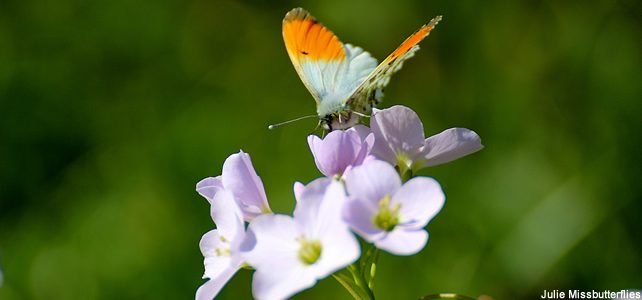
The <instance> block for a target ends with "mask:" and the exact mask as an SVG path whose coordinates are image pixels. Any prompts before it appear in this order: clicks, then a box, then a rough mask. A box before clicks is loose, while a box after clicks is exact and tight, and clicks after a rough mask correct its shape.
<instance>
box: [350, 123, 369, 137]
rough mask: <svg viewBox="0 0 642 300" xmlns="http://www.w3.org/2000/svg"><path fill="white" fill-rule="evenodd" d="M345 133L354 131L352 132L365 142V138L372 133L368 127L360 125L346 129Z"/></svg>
mask: <svg viewBox="0 0 642 300" xmlns="http://www.w3.org/2000/svg"><path fill="white" fill-rule="evenodd" d="M346 131H354V132H356V133H357V135H359V139H361V141H365V140H366V138H367V137H368V136H369V135H370V134H371V133H372V130H370V128H368V126H365V125H362V124H357V125H354V126H352V127H350V129H348V130H346Z"/></svg>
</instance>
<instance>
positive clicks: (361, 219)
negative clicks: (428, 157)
mask: <svg viewBox="0 0 642 300" xmlns="http://www.w3.org/2000/svg"><path fill="white" fill-rule="evenodd" d="M346 187H347V190H348V194H349V195H350V198H349V199H348V202H347V204H346V205H345V208H344V211H343V217H344V220H345V221H346V222H347V223H348V224H349V225H350V227H351V228H352V229H353V230H354V231H355V232H357V233H358V234H359V235H361V236H362V237H363V238H364V239H365V240H367V241H368V242H371V243H374V244H375V246H377V248H380V249H383V250H386V251H388V252H390V253H393V254H397V255H411V254H415V253H417V252H419V251H420V250H421V249H423V247H424V246H425V245H426V242H427V241H428V232H427V231H426V230H424V227H425V226H426V225H427V224H428V222H429V221H430V220H431V219H432V218H433V217H435V215H437V213H438V212H439V211H440V210H441V208H442V206H443V205H444V200H445V197H444V193H443V191H442V190H441V187H440V186H439V183H437V181H435V180H434V179H432V178H428V177H415V178H413V179H411V180H409V181H408V182H406V183H405V184H404V185H402V184H401V178H400V177H399V175H398V174H397V172H396V171H395V169H394V168H393V167H392V166H391V165H389V164H388V163H386V162H384V161H380V160H373V161H370V162H368V163H365V164H363V165H361V166H358V167H355V168H354V169H352V170H351V171H350V174H349V176H348V177H347V178H346Z"/></svg>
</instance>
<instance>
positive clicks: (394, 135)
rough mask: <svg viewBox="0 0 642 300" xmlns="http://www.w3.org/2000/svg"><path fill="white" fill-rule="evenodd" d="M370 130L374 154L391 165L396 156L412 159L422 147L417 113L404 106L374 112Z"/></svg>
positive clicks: (394, 162)
mask: <svg viewBox="0 0 642 300" xmlns="http://www.w3.org/2000/svg"><path fill="white" fill-rule="evenodd" d="M370 128H371V129H372V132H373V133H374V136H375V145H374V148H373V152H374V154H375V155H377V156H378V157H379V158H381V159H383V160H385V161H387V162H389V163H391V164H393V165H395V164H396V163H397V155H399V154H405V155H407V156H409V157H413V156H414V155H415V154H416V153H417V152H418V151H419V149H420V148H421V147H422V146H423V145H424V138H425V137H424V126H423V124H422V123H421V120H420V119H419V116H417V113H415V112H414V111H413V110H412V109H410V108H408V107H405V106H400V105H395V106H393V107H390V108H388V109H384V110H378V111H375V113H374V114H373V116H372V118H371V119H370Z"/></svg>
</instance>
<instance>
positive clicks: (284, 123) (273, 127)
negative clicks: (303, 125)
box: [268, 115, 316, 130]
mask: <svg viewBox="0 0 642 300" xmlns="http://www.w3.org/2000/svg"><path fill="white" fill-rule="evenodd" d="M315 117H316V115H309V116H303V117H298V118H296V119H292V120H288V121H285V122H281V123H277V124H272V125H270V126H268V129H269V130H272V129H277V128H279V127H281V126H283V125H287V124H290V123H294V122H296V121H301V120H303V119H309V118H315Z"/></svg>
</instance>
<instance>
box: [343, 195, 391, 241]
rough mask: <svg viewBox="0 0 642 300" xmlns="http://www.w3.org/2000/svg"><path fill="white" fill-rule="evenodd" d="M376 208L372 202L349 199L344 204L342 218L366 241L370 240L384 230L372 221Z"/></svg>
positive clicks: (378, 236)
mask: <svg viewBox="0 0 642 300" xmlns="http://www.w3.org/2000/svg"><path fill="white" fill-rule="evenodd" d="M377 208H378V206H377V204H376V203H374V202H371V201H361V200H352V199H351V200H349V201H348V202H347V203H346V205H345V206H344V210H343V214H342V215H343V219H344V220H345V222H346V223H348V225H349V226H350V227H351V228H352V229H353V230H354V231H355V232H356V233H358V234H359V235H360V236H362V237H363V238H364V239H365V240H366V241H369V242H372V241H374V240H376V239H378V238H381V236H382V234H384V231H383V230H381V229H379V228H377V227H376V226H375V225H374V223H373V219H374V216H375V214H376V213H377Z"/></svg>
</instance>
